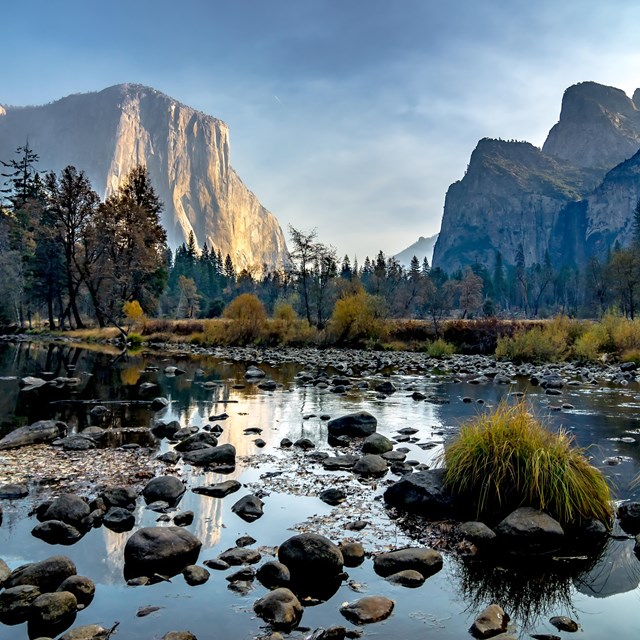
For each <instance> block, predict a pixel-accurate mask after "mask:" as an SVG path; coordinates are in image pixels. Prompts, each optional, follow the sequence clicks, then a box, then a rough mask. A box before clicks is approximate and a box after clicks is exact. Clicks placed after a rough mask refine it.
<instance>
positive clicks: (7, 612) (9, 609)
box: [0, 584, 40, 624]
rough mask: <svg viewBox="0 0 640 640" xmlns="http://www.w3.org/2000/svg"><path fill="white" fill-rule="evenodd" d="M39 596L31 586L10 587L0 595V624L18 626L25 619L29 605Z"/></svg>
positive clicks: (36, 588) (37, 591)
mask: <svg viewBox="0 0 640 640" xmlns="http://www.w3.org/2000/svg"><path fill="white" fill-rule="evenodd" d="M39 595H40V589H38V587H36V586H33V585H27V584H25V585H19V586H16V587H10V588H8V589H5V590H4V591H2V593H0V622H2V623H3V624H19V623H20V622H24V621H25V620H26V619H27V615H28V613H29V607H30V606H31V603H32V602H33V601H34V600H35V599H36V598H37V597H38V596H39Z"/></svg>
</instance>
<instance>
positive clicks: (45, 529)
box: [31, 520, 84, 545]
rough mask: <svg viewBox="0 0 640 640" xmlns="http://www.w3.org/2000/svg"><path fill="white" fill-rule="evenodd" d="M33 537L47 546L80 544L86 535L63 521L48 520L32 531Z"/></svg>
mask: <svg viewBox="0 0 640 640" xmlns="http://www.w3.org/2000/svg"><path fill="white" fill-rule="evenodd" d="M31 535H32V536H33V537H34V538H39V539H40V540H43V541H44V542H46V543H47V544H62V545H70V544H75V543H76V542H78V540H80V539H81V538H82V536H83V535H84V534H83V533H82V532H80V531H78V529H76V528H75V527H73V526H72V525H70V524H67V523H66V522H62V521H61V520H46V521H45V522H41V523H40V524H37V525H36V526H35V527H34V528H33V529H32V530H31Z"/></svg>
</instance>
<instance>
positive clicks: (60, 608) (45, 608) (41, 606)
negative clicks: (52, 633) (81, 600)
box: [28, 591, 78, 630]
mask: <svg viewBox="0 0 640 640" xmlns="http://www.w3.org/2000/svg"><path fill="white" fill-rule="evenodd" d="M77 609H78V601H77V600H76V597H75V596H74V595H73V594H72V593H70V592H69V591H57V592H55V593H43V594H42V595H40V596H38V597H37V598H36V599H35V600H34V601H33V602H32V603H31V607H30V608H29V616H28V620H29V627H30V628H31V627H32V626H33V627H35V628H38V629H43V630H46V629H47V627H48V626H54V627H55V625H58V624H59V623H61V622H62V621H64V620H65V619H69V618H73V617H75V614H76V611H77Z"/></svg>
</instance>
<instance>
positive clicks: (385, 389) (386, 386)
mask: <svg viewBox="0 0 640 640" xmlns="http://www.w3.org/2000/svg"><path fill="white" fill-rule="evenodd" d="M374 389H375V390H376V391H377V392H378V393H385V394H387V395H391V394H392V393H395V392H396V391H397V389H396V387H395V385H394V384H393V382H391V381H389V380H385V381H384V382H381V383H380V384H377V385H376V386H375V387H374Z"/></svg>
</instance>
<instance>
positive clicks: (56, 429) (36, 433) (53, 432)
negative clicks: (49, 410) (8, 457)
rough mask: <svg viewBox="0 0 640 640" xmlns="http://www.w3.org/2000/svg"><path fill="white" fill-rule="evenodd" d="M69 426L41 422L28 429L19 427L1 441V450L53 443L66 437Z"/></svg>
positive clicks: (50, 421)
mask: <svg viewBox="0 0 640 640" xmlns="http://www.w3.org/2000/svg"><path fill="white" fill-rule="evenodd" d="M66 433H67V425H66V424H65V423H64V422H59V421H57V420H39V421H38V422H34V423H33V424H31V425H28V426H26V427H18V428H17V429H14V430H13V431H12V432H11V433H8V434H7V435H6V436H5V437H4V438H2V440H0V450H4V449H17V448H18V447H24V446H26V445H30V444H42V443H45V442H53V441H54V440H57V439H58V438H61V437H63V436H65V435H66Z"/></svg>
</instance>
